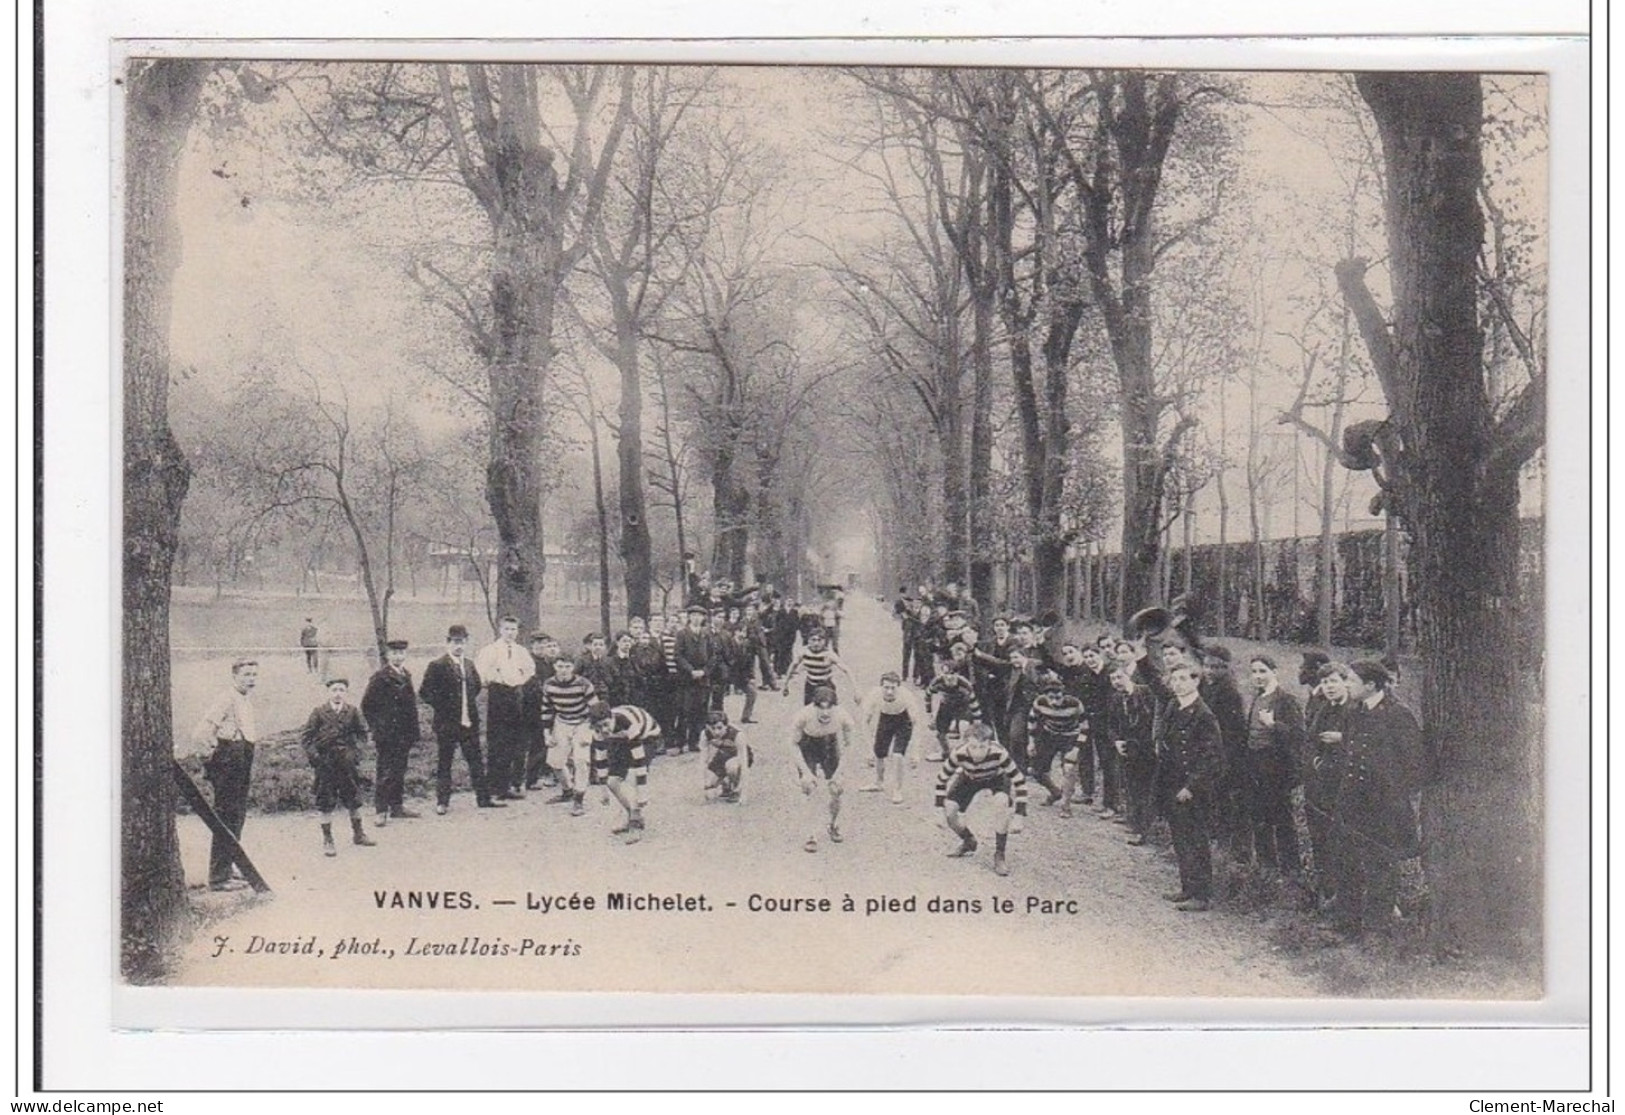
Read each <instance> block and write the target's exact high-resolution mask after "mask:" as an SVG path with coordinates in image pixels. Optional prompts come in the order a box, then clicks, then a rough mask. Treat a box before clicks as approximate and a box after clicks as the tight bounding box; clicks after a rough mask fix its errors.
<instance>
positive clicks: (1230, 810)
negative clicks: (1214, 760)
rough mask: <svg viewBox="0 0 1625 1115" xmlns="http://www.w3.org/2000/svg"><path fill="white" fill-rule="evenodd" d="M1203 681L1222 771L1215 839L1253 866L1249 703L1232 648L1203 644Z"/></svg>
mask: <svg viewBox="0 0 1625 1115" xmlns="http://www.w3.org/2000/svg"><path fill="white" fill-rule="evenodd" d="M1199 656H1200V659H1201V662H1202V681H1201V685H1200V686H1199V691H1200V693H1201V695H1202V703H1203V704H1205V705H1207V707H1208V709H1209V710H1210V711H1211V712H1212V713H1213V717H1214V719H1216V720H1217V721H1218V722H1219V739H1220V742H1221V743H1222V744H1223V769H1222V770H1221V772H1220V774H1219V787H1218V791H1217V793H1216V795H1215V798H1214V802H1213V809H1214V818H1213V821H1214V824H1215V826H1216V831H1215V832H1214V834H1213V835H1214V836H1215V837H1216V838H1217V839H1218V840H1219V842H1220V844H1221V845H1224V846H1228V847H1229V849H1230V854H1231V855H1232V856H1233V857H1234V858H1235V859H1236V861H1237V862H1239V863H1250V862H1252V858H1253V857H1252V851H1253V818H1252V810H1251V809H1250V808H1249V807H1248V806H1249V802H1248V798H1247V702H1246V701H1244V700H1242V697H1241V690H1240V689H1239V688H1238V687H1237V686H1236V679H1235V676H1234V675H1233V674H1232V673H1231V672H1230V666H1231V655H1230V648H1229V647H1225V646H1221V645H1219V644H1218V643H1208V644H1204V645H1203V646H1202V647H1201V648H1200V651H1199Z"/></svg>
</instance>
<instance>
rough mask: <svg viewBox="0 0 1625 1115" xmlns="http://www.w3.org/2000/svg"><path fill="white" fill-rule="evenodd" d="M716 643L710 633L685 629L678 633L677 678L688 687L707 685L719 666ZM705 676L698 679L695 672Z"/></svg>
mask: <svg viewBox="0 0 1625 1115" xmlns="http://www.w3.org/2000/svg"><path fill="white" fill-rule="evenodd" d="M719 661H720V656H719V655H718V654H717V650H716V644H715V641H714V640H713V639H712V637H711V633H710V632H709V631H690V630H689V629H688V628H686V627H685V628H683V629H682V630H681V631H679V632H678V633H677V677H678V680H680V681H682V682H683V683H684V684H686V685H707V684H709V683H710V678H711V672H712V671H713V670H714V669H716V668H717V666H718V665H719ZM696 670H699V671H702V672H703V673H704V674H705V676H704V677H703V678H696V677H695V676H694V672H695V671H696Z"/></svg>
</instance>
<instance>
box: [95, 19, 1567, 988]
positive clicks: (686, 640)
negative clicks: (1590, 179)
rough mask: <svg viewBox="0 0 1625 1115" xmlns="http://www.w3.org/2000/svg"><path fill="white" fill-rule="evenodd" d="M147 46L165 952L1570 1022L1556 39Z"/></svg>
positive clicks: (133, 977) (137, 770) (217, 960)
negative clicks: (1513, 45) (648, 57)
mask: <svg viewBox="0 0 1625 1115" xmlns="http://www.w3.org/2000/svg"><path fill="white" fill-rule="evenodd" d="M121 65H122V73H121V74H120V75H119V81H120V84H119V86H118V90H117V94H116V98H115V106H116V109H117V113H118V115H117V122H116V129H117V131H118V134H119V135H120V137H121V143H122V156H121V163H120V165H119V168H118V170H117V172H116V174H115V181H116V183H117V185H118V193H117V198H116V212H115V216H116V220H117V222H118V227H119V228H120V229H121V230H122V232H121V239H120V240H119V243H120V244H121V245H122V253H123V254H122V286H121V287H119V288H118V289H119V290H120V291H121V293H122V308H121V322H122V336H121V343H122V361H123V363H122V377H123V379H122V382H123V413H122V421H123V472H122V483H123V518H122V530H123V550H122V553H123V569H122V578H123V589H122V593H123V594H122V601H123V615H122V631H123V634H122V644H121V646H122V669H123V674H122V701H123V703H122V713H121V715H122V724H123V736H122V740H121V744H120V748H121V759H122V765H121V783H122V784H121V790H120V793H119V796H118V809H119V822H118V823H119V833H118V835H119V845H120V849H121V856H120V872H119V878H118V887H119V893H118V903H119V911H120V937H119V951H120V958H119V962H120V970H121V975H122V979H123V981H124V982H125V983H126V984H127V985H129V986H140V987H161V988H233V989H244V988H263V989H327V988H354V989H390V990H436V991H451V990H456V991H485V992H501V991H530V992H555V991H571V992H640V993H655V992H675V993H688V994H709V993H727V994H739V993H757V992H774V993H826V994H837V995H934V996H941V995H950V996H1000V997H1007V996H1019V997H1029V998H1032V997H1037V998H1042V997H1068V998H1075V997H1086V998H1087V997H1114V998H1131V999H1132V998H1144V999H1151V1000H1188V999H1213V998H1235V999H1248V1000H1252V999H1270V1000H1306V1001H1307V1000H1333V999H1338V1000H1340V999H1354V1000H1367V999H1400V1000H1411V999H1414V1000H1501V1001H1517V1002H1532V1001H1538V1000H1540V999H1541V998H1542V996H1543V995H1544V994H1546V993H1547V991H1548V989H1549V984H1548V979H1549V971H1548V967H1547V964H1548V960H1547V957H1548V955H1549V950H1548V945H1549V940H1550V938H1549V933H1550V925H1549V919H1548V916H1547V913H1546V910H1547V907H1546V905H1545V898H1544V896H1545V895H1546V893H1547V890H1546V888H1547V885H1548V880H1547V879H1546V877H1545V872H1544V869H1543V863H1544V862H1545V859H1544V853H1543V848H1544V847H1545V845H1546V839H1547V832H1548V828H1547V826H1548V824H1549V822H1550V819H1551V818H1550V814H1549V812H1548V795H1547V790H1546V784H1545V781H1544V773H1543V772H1544V771H1545V770H1546V751H1545V745H1544V740H1545V738H1546V735H1545V731H1546V727H1545V725H1546V709H1547V701H1546V688H1545V686H1546V685H1547V682H1548V673H1547V670H1546V651H1547V636H1548V631H1547V623H1546V615H1547V585H1548V563H1547V554H1548V553H1549V549H1548V546H1547V542H1548V534H1547V530H1546V526H1545V522H1546V514H1547V509H1548V506H1549V504H1550V501H1551V498H1552V497H1551V496H1550V494H1549V490H1548V471H1547V463H1546V445H1547V440H1548V425H1547V419H1546V415H1547V376H1548V368H1549V365H1550V363H1551V361H1550V359H1549V356H1548V350H1549V345H1548V315H1547V308H1548V288H1549V275H1548V270H1549V268H1548V257H1549V252H1550V245H1549V242H1548V239H1549V225H1550V215H1551V212H1552V200H1551V199H1552V193H1551V181H1552V179H1551V168H1550V165H1549V156H1550V140H1551V135H1552V111H1551V105H1552V94H1551V78H1550V75H1549V74H1547V73H1543V72H1507V71H1497V72H1478V71H1473V70H1466V71H1464V70H1460V69H1458V70H1457V71H1456V72H1435V71H1427V72H1422V71H1407V70H1390V71H1387V72H1354V71H1353V70H1352V69H1350V70H1326V69H1313V70H1312V69H1307V68H1301V69H1280V68H1274V69H1271V70H1269V71H1265V70H1262V69H1245V68H1199V67H1190V66H1183V67H1181V66H1166V67H1161V66H1159V67H1145V66H1126V65H1120V64H1111V63H1110V59H1109V58H1107V59H1106V60H1105V61H1104V62H1103V61H1101V60H1098V59H1095V58H1092V57H1091V55H1090V54H1089V51H1088V50H1086V49H1081V48H1080V49H1079V50H1077V51H1076V52H1075V53H1074V55H1073V56H1072V57H1071V58H1070V60H1069V61H1067V62H1066V64H1064V65H1062V64H1059V63H1058V62H1055V61H1050V62H1047V63H1046V64H1043V65H1021V64H1017V65H999V66H993V65H925V64H922V65H907V66H874V65H849V66H840V65H829V66H796V65H773V66H747V65H727V66H715V65H701V64H697V63H694V62H674V63H671V64H652V63H650V64H603V63H589V62H585V61H571V62H561V61H557V60H550V61H536V62H525V61H514V60H508V61H503V62H500V63H498V62H490V61H483V60H480V59H479V58H478V57H477V56H472V55H471V56H470V57H468V58H457V57H452V56H447V55H445V54H443V53H435V54H433V55H426V56H425V57H424V59H423V60H421V61H414V60H410V59H402V58H395V57H392V58H390V59H388V60H382V59H377V60H367V59H365V58H362V59H357V60H337V59H319V58H309V57H285V56H266V57H255V56H252V55H245V54H243V53H241V52H235V53H234V54H233V56H232V57H230V58H224V57H210V56H206V55H205V56H198V55H195V54H186V53H184V52H182V53H177V52H175V51H172V50H162V51H152V52H150V53H142V52H139V51H137V52H132V53H130V54H129V55H128V56H127V57H125V58H123V59H122V60H121ZM1569 372H1570V373H1572V375H1574V376H1579V377H1582V378H1583V376H1584V374H1585V373H1584V367H1583V366H1581V367H1578V368H1573V369H1570V370H1569Z"/></svg>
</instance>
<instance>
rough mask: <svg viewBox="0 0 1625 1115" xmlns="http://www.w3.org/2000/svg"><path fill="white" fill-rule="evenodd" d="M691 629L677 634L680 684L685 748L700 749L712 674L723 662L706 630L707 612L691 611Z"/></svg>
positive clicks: (689, 626)
mask: <svg viewBox="0 0 1625 1115" xmlns="http://www.w3.org/2000/svg"><path fill="white" fill-rule="evenodd" d="M687 614H688V626H687V627H685V628H683V629H682V630H681V631H679V632H678V633H677V642H676V645H675V647H674V653H675V654H676V657H677V685H678V693H679V694H680V695H681V696H680V700H681V701H682V717H681V729H680V730H681V732H682V740H681V743H682V746H683V747H685V748H687V749H688V750H689V751H698V750H699V749H700V731H701V729H703V728H704V727H705V716H706V713H707V712H708V711H709V710H710V704H711V685H712V673H713V672H714V670H715V669H716V668H717V665H718V663H719V662H720V656H719V655H718V653H717V647H716V641H715V639H714V637H713V636H712V634H711V632H710V631H708V630H706V619H707V612H706V609H705V608H702V607H699V606H698V605H695V606H692V607H690V608H689V609H688V613H687Z"/></svg>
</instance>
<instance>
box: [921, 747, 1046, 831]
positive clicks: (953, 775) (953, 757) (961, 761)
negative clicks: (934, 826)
mask: <svg viewBox="0 0 1625 1115" xmlns="http://www.w3.org/2000/svg"><path fill="white" fill-rule="evenodd" d="M976 746H985V747H986V748H987V753H986V754H985V755H983V756H982V757H981V758H973V757H972V756H971V748H972V747H976ZM1006 780H1008V781H1009V784H1010V800H1011V801H1013V802H1014V803H1015V806H1016V814H1017V815H1018V816H1022V817H1025V816H1026V815H1027V779H1026V777H1025V776H1024V775H1023V774H1022V773H1021V768H1020V767H1018V766H1016V761H1015V760H1014V759H1012V758H1011V757H1010V752H1008V751H1006V750H1005V749H1004V747H1003V746H1001V745H1000V744H998V743H995V742H993V741H992V740H989V741H987V742H986V743H985V744H978V743H977V741H975V740H966V741H965V742H964V743H961V744H959V745H958V746H956V747H953V748H950V749H949V751H948V754H947V757H946V758H944V759H943V760H942V770H941V771H940V772H938V774H937V794H936V804H937V808H938V809H941V808H942V803H943V802H944V801H946V800H947V798H948V793H949V791H951V790H953V789H954V788H955V787H957V786H959V785H961V784H962V783H965V782H973V783H976V784H978V785H983V786H990V785H999V786H1002V785H1003V784H1004V783H1005V781H1006Z"/></svg>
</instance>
